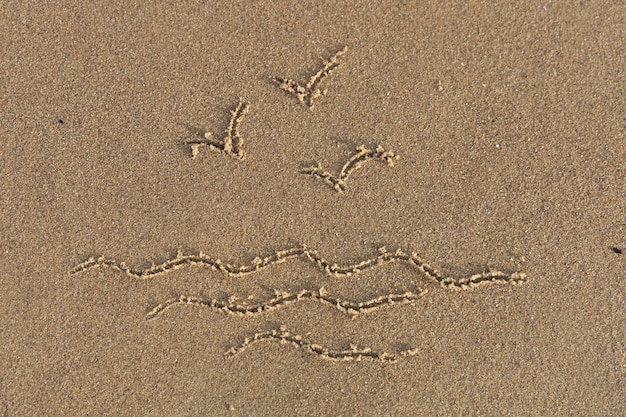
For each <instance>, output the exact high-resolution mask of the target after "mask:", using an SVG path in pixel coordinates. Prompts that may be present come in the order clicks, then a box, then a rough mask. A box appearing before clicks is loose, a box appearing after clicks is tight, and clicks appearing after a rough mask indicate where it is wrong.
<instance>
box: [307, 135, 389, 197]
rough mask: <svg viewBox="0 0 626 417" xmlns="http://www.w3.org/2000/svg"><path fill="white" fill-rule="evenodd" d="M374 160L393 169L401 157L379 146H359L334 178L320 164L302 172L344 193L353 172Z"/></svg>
mask: <svg viewBox="0 0 626 417" xmlns="http://www.w3.org/2000/svg"><path fill="white" fill-rule="evenodd" d="M372 159H379V160H381V161H383V162H386V163H387V165H389V166H390V167H392V166H393V165H394V160H397V159H399V157H398V156H397V155H396V154H395V153H393V152H392V151H386V150H385V149H384V148H383V147H382V146H377V147H376V149H367V148H366V147H365V146H364V145H361V146H357V148H356V153H355V154H354V155H352V157H350V159H348V161H347V162H346V163H345V164H344V165H343V167H342V168H341V171H340V172H339V175H338V176H334V175H333V174H331V173H330V172H328V171H326V170H324V168H322V165H321V164H320V163H319V162H318V163H317V165H314V166H311V167H308V168H305V169H303V170H302V171H301V172H302V173H303V174H308V175H312V176H313V177H316V178H319V179H321V180H322V181H324V182H325V183H327V184H328V185H330V186H331V187H333V188H334V189H335V190H336V191H337V192H340V193H342V192H343V191H344V190H345V189H346V180H347V179H348V176H349V175H350V174H351V173H352V172H353V171H355V170H357V169H359V168H360V167H361V166H362V165H363V164H364V163H365V162H367V161H369V160H372Z"/></svg>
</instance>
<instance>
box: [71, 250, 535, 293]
mask: <svg viewBox="0 0 626 417" xmlns="http://www.w3.org/2000/svg"><path fill="white" fill-rule="evenodd" d="M296 257H302V258H304V259H306V260H308V261H309V262H311V263H313V264H315V265H316V266H317V268H318V269H320V270H321V271H323V272H325V273H326V274H327V275H331V276H334V277H337V278H343V277H348V276H351V275H353V274H357V273H359V272H362V271H364V270H366V269H370V268H373V267H376V266H381V265H384V264H388V263H392V262H398V261H401V262H406V263H408V264H409V265H411V266H413V267H415V268H416V269H417V270H418V271H419V272H421V273H422V274H424V275H425V276H426V277H428V278H430V279H431V280H433V281H435V282H438V283H439V284H441V285H442V286H443V287H446V288H450V289H468V288H472V287H476V286H479V285H485V284H506V283H510V284H519V283H523V282H526V279H527V277H526V274H525V273H523V272H513V273H505V272H501V271H488V272H482V273H480V274H474V275H471V276H467V277H461V278H453V277H445V276H443V275H441V274H440V273H439V272H438V271H437V270H436V269H434V268H433V267H431V266H430V265H428V264H427V263H425V262H424V261H423V260H422V259H421V258H420V257H419V255H418V254H417V253H415V252H413V253H410V254H409V253H407V252H404V251H403V250H402V249H397V250H396V251H395V252H388V251H387V249H386V248H385V247H382V248H379V249H378V255H377V256H375V257H373V258H369V259H366V260H364V261H361V262H359V263H356V264H352V265H338V264H336V263H330V262H328V261H327V260H326V259H324V258H323V257H321V256H320V255H319V254H318V253H317V251H315V250H312V249H309V248H307V246H306V245H302V246H296V247H292V248H290V249H286V250H282V251H277V252H275V253H274V254H272V255H270V256H267V257H265V258H260V257H256V258H254V259H253V260H252V262H251V263H249V264H243V265H232V264H226V263H223V262H222V261H221V260H220V259H213V258H211V257H209V256H207V255H205V254H204V253H203V252H200V253H199V254H190V255H185V254H183V252H182V251H178V253H177V255H176V257H174V258H172V259H170V260H167V261H165V262H163V263H161V264H159V265H154V264H153V265H152V266H151V267H149V268H145V269H134V268H131V267H129V266H127V265H126V263H124V262H119V263H118V262H117V261H115V260H112V259H107V258H105V257H103V256H101V257H99V258H94V257H90V258H89V259H87V260H86V261H84V262H82V263H80V264H78V265H76V266H75V267H74V268H72V269H71V270H70V271H69V273H70V274H71V275H74V274H79V273H82V272H86V271H89V270H91V269H95V268H111V269H113V270H116V271H120V272H124V273H125V274H126V275H128V276H129V277H131V278H135V279H151V278H155V277H157V276H159V275H163V274H166V273H168V272H171V271H175V270H177V269H180V268H184V267H188V266H202V267H208V268H211V269H213V270H216V271H220V272H222V273H224V274H227V275H229V276H233V277H242V276H246V275H250V274H254V273H256V272H259V271H260V270H262V269H265V268H268V267H270V266H272V265H275V264H280V263H283V262H285V261H287V260H288V259H290V258H296Z"/></svg>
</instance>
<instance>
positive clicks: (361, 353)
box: [226, 326, 418, 363]
mask: <svg viewBox="0 0 626 417" xmlns="http://www.w3.org/2000/svg"><path fill="white" fill-rule="evenodd" d="M262 341H274V342H278V343H280V344H291V345H293V346H296V347H298V348H301V349H304V350H307V351H309V352H311V353H314V354H316V355H319V356H320V357H321V358H322V359H326V360H329V361H335V362H339V361H355V362H358V361H361V360H362V359H369V360H374V361H380V362H391V363H393V362H397V361H398V356H415V355H416V354H417V352H418V351H417V349H408V350H404V351H401V352H400V353H399V354H397V355H396V354H393V353H387V352H375V351H373V350H372V349H370V348H359V347H357V346H356V345H351V346H350V349H348V350H331V349H327V348H325V347H324V346H321V345H318V344H316V343H311V342H307V341H306V340H304V336H301V335H298V334H293V333H291V332H289V331H288V330H287V328H286V327H285V326H281V327H280V328H279V329H273V330H269V331H265V332H259V333H256V334H255V335H254V336H252V337H251V338H249V337H246V338H245V339H244V341H243V343H241V344H240V345H238V346H234V347H232V348H230V349H229V350H228V351H227V352H226V358H233V357H235V356H237V355H238V354H240V353H241V352H243V351H244V350H246V349H247V348H249V347H250V346H251V345H253V344H255V343H258V342H262Z"/></svg>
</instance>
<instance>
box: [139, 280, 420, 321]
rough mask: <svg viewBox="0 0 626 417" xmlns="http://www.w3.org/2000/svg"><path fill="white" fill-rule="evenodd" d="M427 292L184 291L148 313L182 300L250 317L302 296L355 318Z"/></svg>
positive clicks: (152, 316)
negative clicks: (247, 295)
mask: <svg viewBox="0 0 626 417" xmlns="http://www.w3.org/2000/svg"><path fill="white" fill-rule="evenodd" d="M427 292H428V290H420V292H419V293H413V292H410V291H407V292H404V293H402V294H388V295H382V296H380V297H376V298H372V299H371V300H367V301H363V302H358V303H357V302H352V301H346V300H342V299H340V298H337V297H332V296H330V295H328V292H327V291H326V289H325V288H324V287H322V288H320V289H319V290H317V291H311V290H300V291H298V292H296V293H288V292H284V291H275V297H274V298H272V299H269V300H267V301H265V302H263V303H260V304H256V305H249V304H236V303H235V302H234V301H235V299H234V297H231V298H229V299H228V301H224V300H218V299H206V298H201V297H194V296H188V295H180V296H178V297H175V298H171V299H169V300H167V301H165V302H163V303H161V304H159V305H158V306H156V307H154V308H153V309H152V310H150V312H149V313H148V314H146V320H152V319H155V318H157V317H158V316H159V315H161V314H162V313H163V312H164V311H165V310H167V309H168V308H170V307H172V306H175V305H181V304H188V305H196V306H202V307H208V308H211V309H213V310H217V311H221V312H224V313H226V314H230V315H233V316H239V317H246V316H255V315H258V314H261V313H265V312H268V311H272V310H276V309H278V308H281V307H285V306H287V305H290V304H294V303H297V302H299V301H302V300H314V301H318V302H320V303H322V304H324V305H327V306H330V307H334V308H336V309H337V310H339V311H341V312H342V313H345V314H348V315H350V316H351V317H352V318H355V317H356V316H358V315H359V314H366V313H370V312H372V311H374V310H378V309H379V308H381V307H385V306H392V305H402V304H412V303H414V302H415V301H416V300H418V299H419V298H421V297H422V296H423V295H424V294H426V293H427Z"/></svg>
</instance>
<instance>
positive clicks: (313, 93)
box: [272, 46, 348, 109]
mask: <svg viewBox="0 0 626 417" xmlns="http://www.w3.org/2000/svg"><path fill="white" fill-rule="evenodd" d="M346 52H348V47H347V46H344V48H343V49H342V50H341V51H338V52H337V53H336V54H335V55H333V56H332V57H331V58H330V59H329V60H328V61H326V62H324V66H323V67H322V69H320V70H319V71H318V72H317V73H316V74H315V75H313V76H312V77H311V78H310V79H309V82H308V83H307V84H306V86H302V85H300V84H298V83H297V82H296V81H294V80H291V79H286V78H280V77H273V78H272V80H273V81H274V82H275V83H277V84H278V87H279V88H280V89H282V90H284V91H286V92H288V93H290V94H293V95H294V96H296V98H297V99H298V100H299V101H300V103H302V104H304V105H306V106H308V107H309V108H310V109H313V101H314V100H315V99H317V98H318V97H320V96H321V95H322V94H325V93H326V91H322V90H320V88H319V84H320V83H321V82H322V81H323V80H324V78H326V77H327V76H329V75H330V73H331V72H332V71H333V70H334V69H335V68H337V67H338V66H339V61H338V60H337V58H339V57H340V56H341V55H343V54H345V53H346Z"/></svg>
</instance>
